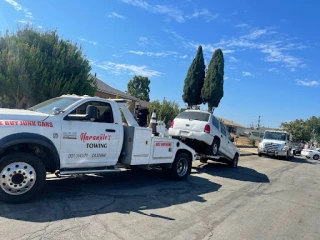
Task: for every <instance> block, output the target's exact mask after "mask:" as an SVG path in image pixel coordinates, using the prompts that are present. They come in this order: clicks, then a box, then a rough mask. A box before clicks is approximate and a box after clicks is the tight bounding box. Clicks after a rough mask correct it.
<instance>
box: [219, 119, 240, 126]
mask: <svg viewBox="0 0 320 240" xmlns="http://www.w3.org/2000/svg"><path fill="white" fill-rule="evenodd" d="M218 119H219V120H220V121H221V122H222V123H223V124H224V125H227V126H232V127H242V128H244V126H241V125H240V124H238V123H235V122H233V121H230V120H228V119H225V118H218Z"/></svg>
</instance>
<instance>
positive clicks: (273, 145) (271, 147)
mask: <svg viewBox="0 0 320 240" xmlns="http://www.w3.org/2000/svg"><path fill="white" fill-rule="evenodd" d="M264 148H265V150H266V151H277V150H278V148H279V144H276V143H266V144H265V145H264Z"/></svg>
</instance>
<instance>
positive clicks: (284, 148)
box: [281, 147, 289, 151]
mask: <svg viewBox="0 0 320 240" xmlns="http://www.w3.org/2000/svg"><path fill="white" fill-rule="evenodd" d="M288 149H289V148H288V147H283V148H282V149H281V150H282V151H288Z"/></svg>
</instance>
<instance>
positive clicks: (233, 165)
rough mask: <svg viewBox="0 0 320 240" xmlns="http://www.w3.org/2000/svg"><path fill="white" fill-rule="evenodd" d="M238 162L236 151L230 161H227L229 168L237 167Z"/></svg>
mask: <svg viewBox="0 0 320 240" xmlns="http://www.w3.org/2000/svg"><path fill="white" fill-rule="evenodd" d="M238 163H239V155H238V154H237V153H236V154H235V155H234V157H233V159H232V161H231V162H230V163H229V166H230V167H231V168H237V167H238Z"/></svg>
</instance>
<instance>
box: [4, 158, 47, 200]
mask: <svg viewBox="0 0 320 240" xmlns="http://www.w3.org/2000/svg"><path fill="white" fill-rule="evenodd" d="M11 164H12V165H11ZM33 171H34V172H33ZM0 173H1V176H0V178H1V179H0V183H1V186H0V200H1V201H3V202H7V203H21V202H24V201H26V200H28V199H30V198H31V197H33V196H34V195H35V194H37V193H39V192H40V191H41V189H42V188H43V187H44V185H45V182H46V169H45V167H44V164H43V163H42V161H41V160H40V159H39V158H37V157H36V156H34V155H31V154H29V153H22V152H19V153H12V154H9V155H6V156H4V157H3V158H2V159H1V160H0ZM34 180H35V181H34ZM20 186H21V187H20ZM11 191H12V194H9V193H8V192H11ZM20 192H23V193H20ZM14 193H15V194H17V195H14Z"/></svg>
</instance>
